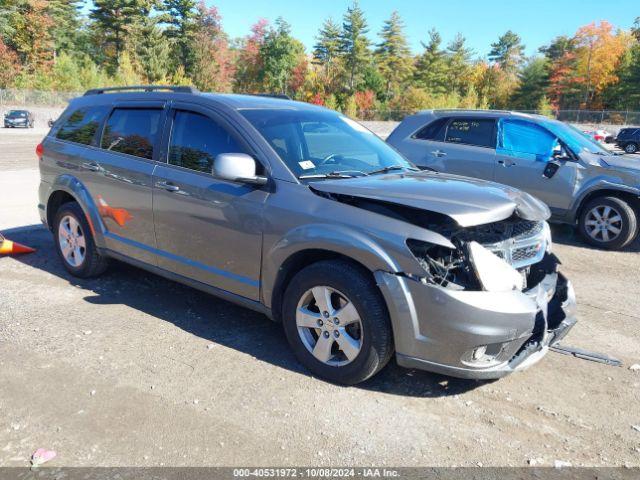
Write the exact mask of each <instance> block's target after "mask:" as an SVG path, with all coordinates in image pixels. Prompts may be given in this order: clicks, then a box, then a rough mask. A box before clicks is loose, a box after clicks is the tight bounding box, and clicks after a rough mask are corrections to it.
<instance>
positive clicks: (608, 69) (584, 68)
mask: <svg viewBox="0 0 640 480" xmlns="http://www.w3.org/2000/svg"><path fill="white" fill-rule="evenodd" d="M628 42H629V37H628V35H626V34H624V33H622V32H614V31H613V25H611V24H610V23H609V22H606V21H603V22H600V24H596V23H590V24H589V25H585V26H584V27H582V28H580V29H579V30H578V32H577V33H576V36H575V45H576V49H575V54H576V74H577V76H578V78H579V82H580V83H581V86H582V90H583V92H584V93H583V106H585V107H587V108H592V107H601V106H602V105H599V104H598V102H597V97H598V95H599V94H601V93H602V92H603V91H604V89H605V88H606V87H607V86H609V85H611V84H612V83H615V82H617V81H618V77H617V75H616V67H617V65H618V63H619V61H620V58H621V56H622V54H623V53H624V52H625V49H626V48H627V45H628Z"/></svg>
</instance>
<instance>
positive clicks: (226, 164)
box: [212, 153, 267, 185]
mask: <svg viewBox="0 0 640 480" xmlns="http://www.w3.org/2000/svg"><path fill="white" fill-rule="evenodd" d="M212 173H213V176H214V177H218V178H221V179H223V180H230V181H232V182H243V183H251V184H253V185H264V184H266V183H267V177H263V176H260V175H256V161H255V160H254V158H253V157H251V156H250V155H247V154H246V153H221V154H219V155H216V158H215V159H214V160H213V172H212Z"/></svg>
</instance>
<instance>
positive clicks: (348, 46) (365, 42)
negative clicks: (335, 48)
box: [340, 1, 371, 91]
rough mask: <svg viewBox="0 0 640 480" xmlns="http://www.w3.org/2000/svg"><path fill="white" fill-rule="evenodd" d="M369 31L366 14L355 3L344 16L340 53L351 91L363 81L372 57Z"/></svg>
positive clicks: (355, 2)
mask: <svg viewBox="0 0 640 480" xmlns="http://www.w3.org/2000/svg"><path fill="white" fill-rule="evenodd" d="M368 31H369V30H368V28H367V21H366V19H365V18H364V12H363V11H362V9H361V8H360V5H358V2H357V1H354V3H353V4H352V5H351V7H349V8H347V13H345V15H344V18H343V22H342V35H341V37H340V52H341V54H342V55H343V57H344V62H345V67H346V69H347V76H348V84H349V90H351V91H353V90H355V88H356V86H357V84H358V83H359V82H360V81H361V79H362V75H363V74H364V70H365V69H366V67H367V65H368V64H369V59H370V57H371V52H370V50H369V39H368V38H367V37H366V34H367V32H368Z"/></svg>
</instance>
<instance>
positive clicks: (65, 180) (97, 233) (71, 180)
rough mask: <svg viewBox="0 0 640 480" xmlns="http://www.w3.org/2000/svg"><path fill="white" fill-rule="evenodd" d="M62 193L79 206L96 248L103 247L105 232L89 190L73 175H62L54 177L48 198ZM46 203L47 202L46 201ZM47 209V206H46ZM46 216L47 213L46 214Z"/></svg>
mask: <svg viewBox="0 0 640 480" xmlns="http://www.w3.org/2000/svg"><path fill="white" fill-rule="evenodd" d="M58 191H62V192H66V193H68V194H69V195H71V196H72V197H73V198H74V199H75V200H76V201H77V202H78V204H79V205H80V208H82V211H83V212H84V214H85V216H86V217H87V221H88V222H89V227H90V228H91V233H92V234H93V239H94V241H95V244H96V246H97V247H98V248H104V247H105V241H104V233H105V232H106V231H107V229H106V227H105V225H104V222H103V221H102V218H101V217H100V214H99V213H98V206H97V205H96V204H95V202H94V201H93V198H92V197H91V195H90V194H89V190H88V189H87V187H85V185H84V184H83V183H82V182H81V181H80V180H78V179H77V178H76V177H74V176H73V175H69V174H64V175H59V176H58V177H56V178H55V179H54V181H53V183H52V184H51V188H50V193H49V196H48V198H51V195H53V194H54V193H55V192H58ZM47 203H48V201H47ZM47 208H48V205H47ZM47 216H48V212H47Z"/></svg>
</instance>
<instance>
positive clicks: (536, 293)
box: [376, 265, 576, 379]
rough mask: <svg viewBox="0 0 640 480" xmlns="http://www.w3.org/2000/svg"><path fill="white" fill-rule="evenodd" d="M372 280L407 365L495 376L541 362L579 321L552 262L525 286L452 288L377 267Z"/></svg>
mask: <svg viewBox="0 0 640 480" xmlns="http://www.w3.org/2000/svg"><path fill="white" fill-rule="evenodd" d="M554 267H555V265H554ZM376 280H377V283H378V285H379V286H380V288H381V290H382V292H383V295H384V296H385V299H386V301H387V305H389V310H390V315H391V320H392V325H393V333H394V339H395V345H396V356H397V361H398V364H399V365H401V366H404V367H409V368H418V369H422V370H428V371H432V372H436V373H441V374H445V375H450V376H453V377H460V378H472V379H495V378H500V377H503V376H505V375H507V374H509V373H511V372H514V371H516V370H523V369H525V368H527V367H529V366H531V365H533V364H534V363H536V362H537V361H539V360H540V359H541V358H542V357H543V356H544V355H545V354H546V353H547V351H548V349H549V346H551V345H553V344H554V343H556V342H558V341H560V339H562V338H563V337H564V336H565V335H566V334H567V333H568V332H569V330H570V329H571V328H572V327H573V325H574V324H575V323H576V317H575V314H576V301H575V294H574V291H573V287H572V286H571V283H570V282H569V281H568V280H567V279H566V278H565V277H564V276H563V275H562V274H561V273H559V272H557V271H555V268H553V269H551V268H550V269H549V271H548V272H546V273H545V274H544V276H543V277H542V278H541V280H540V281H539V282H538V283H537V284H536V286H535V287H533V288H530V289H528V290H525V291H522V292H520V291H508V292H487V291H466V290H452V289H447V288H443V287H439V286H436V285H430V284H424V283H421V282H420V281H416V280H414V279H411V278H408V277H405V276H402V275H397V274H392V273H388V272H382V271H379V272H377V273H376Z"/></svg>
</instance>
